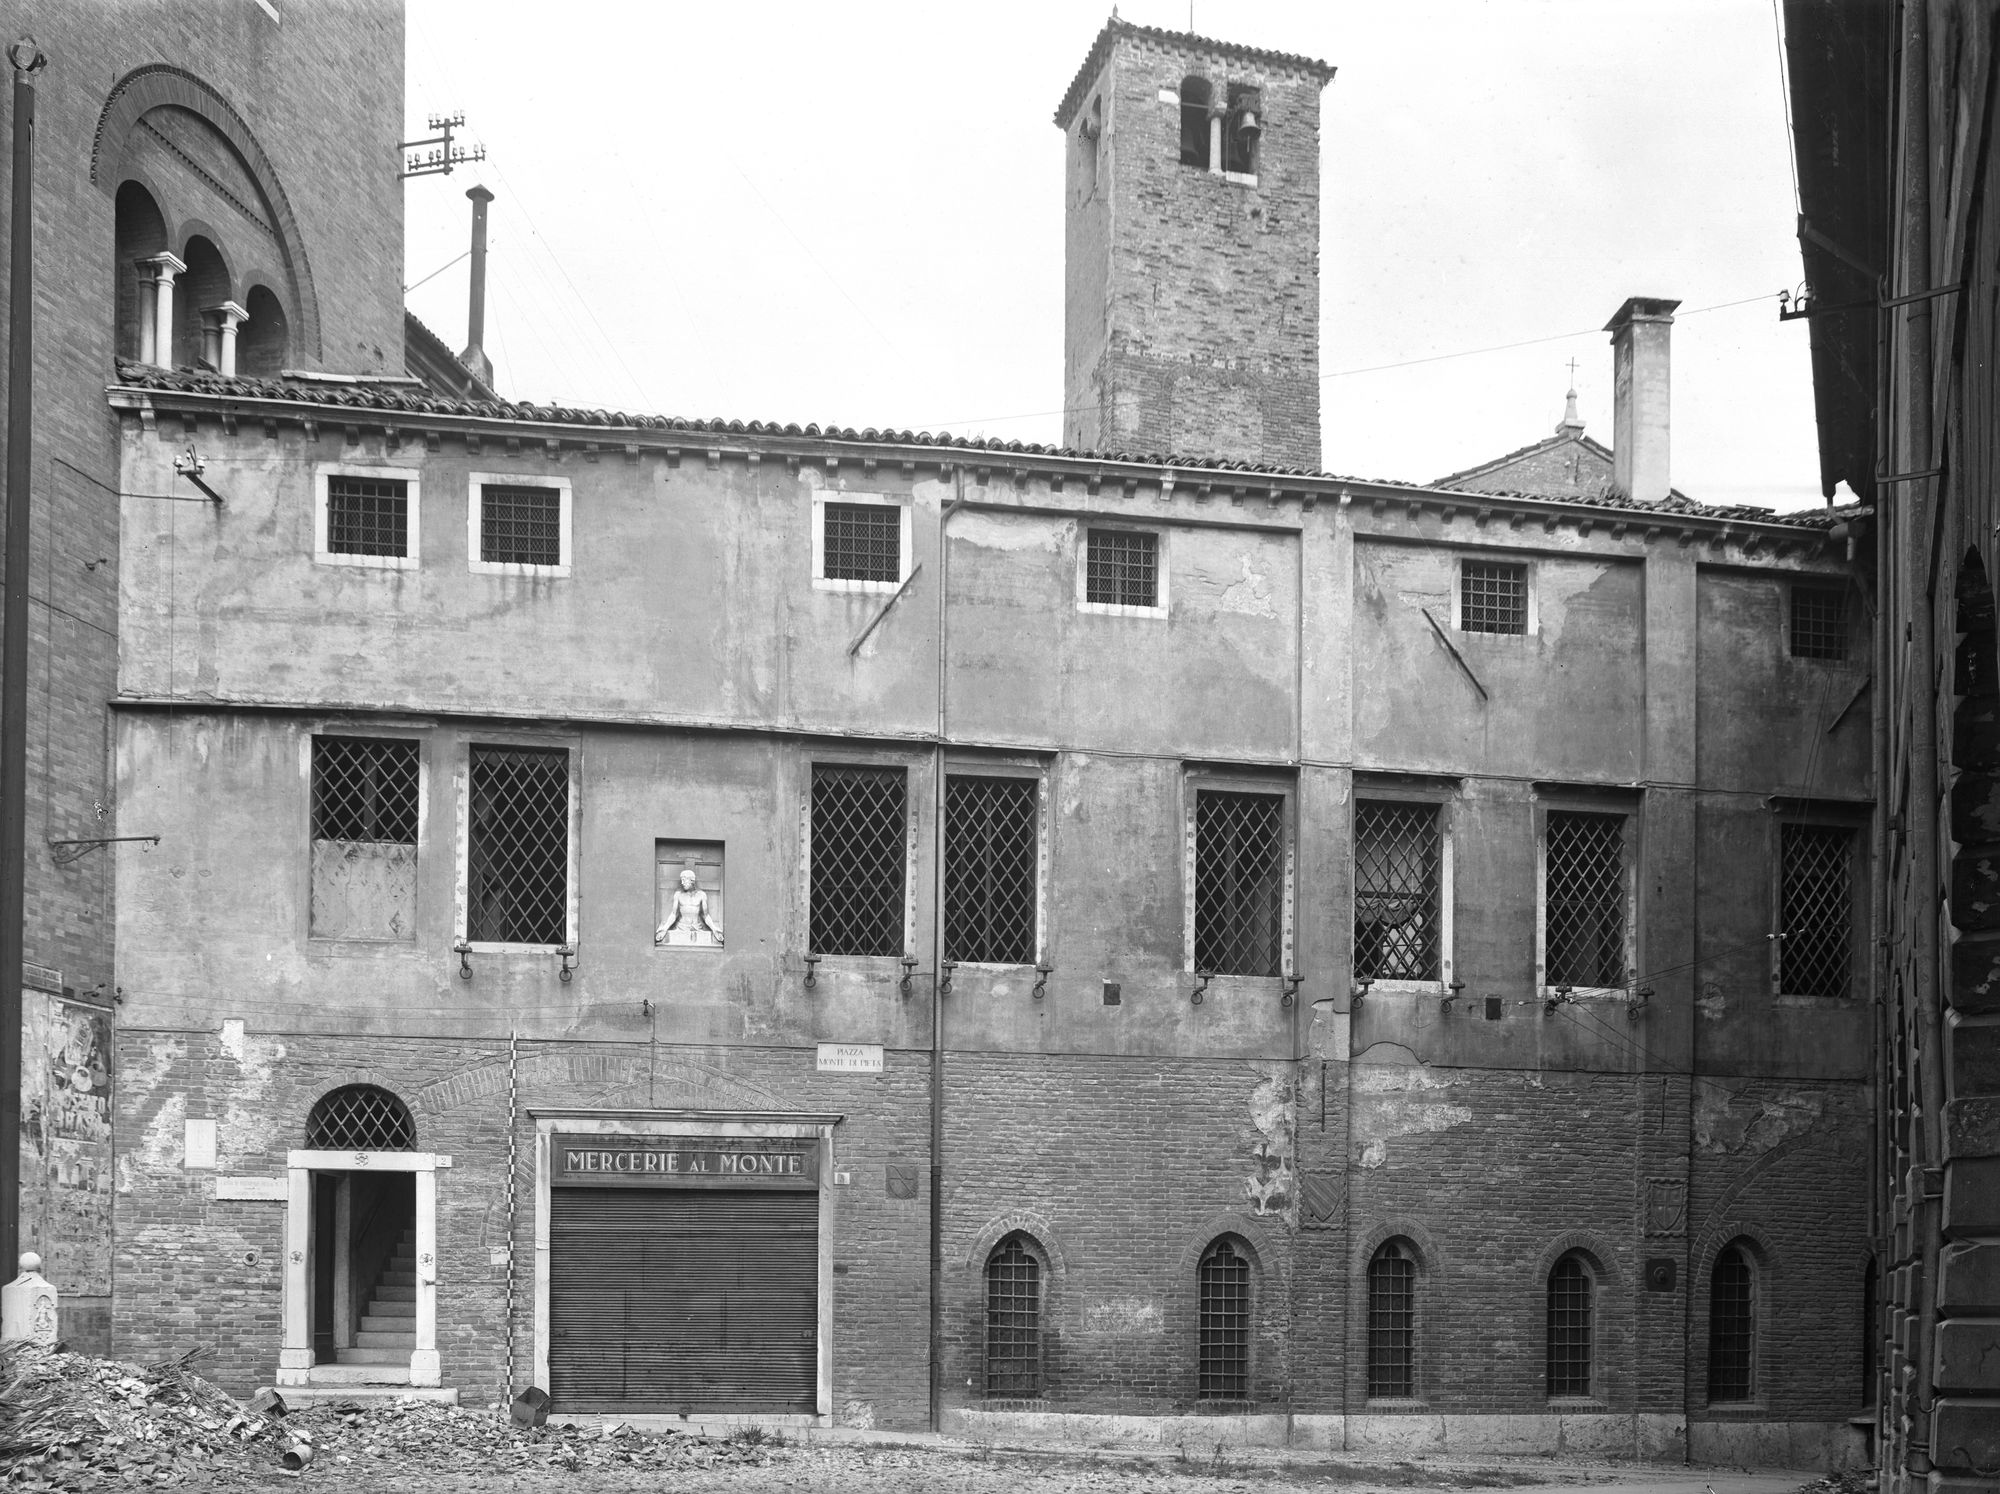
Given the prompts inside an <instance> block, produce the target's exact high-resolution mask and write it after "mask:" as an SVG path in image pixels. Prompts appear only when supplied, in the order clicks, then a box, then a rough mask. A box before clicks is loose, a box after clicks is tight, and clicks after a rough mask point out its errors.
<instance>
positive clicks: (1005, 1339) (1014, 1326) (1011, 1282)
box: [986, 1235, 1042, 1400]
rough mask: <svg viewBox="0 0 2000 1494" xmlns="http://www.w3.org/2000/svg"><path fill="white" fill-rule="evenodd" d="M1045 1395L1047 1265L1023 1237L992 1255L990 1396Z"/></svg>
mask: <svg viewBox="0 0 2000 1494" xmlns="http://www.w3.org/2000/svg"><path fill="white" fill-rule="evenodd" d="M1041 1393H1042V1263H1041V1260H1040V1259H1039V1258H1038V1257H1037V1256H1036V1254H1035V1252H1034V1251H1032V1250H1030V1249H1029V1248H1028V1243H1027V1241H1026V1240H1025V1239H1023V1238H1022V1237H1021V1236H1020V1235H1009V1236H1008V1237H1007V1238H1006V1239H1004V1240H1002V1241H1001V1242H1000V1243H999V1244H998V1245H997V1246H995V1247H994V1250H993V1253H992V1254H991V1255H989V1256H988V1257H986V1394H987V1395H988V1396H989V1397H991V1398H993V1399H995V1400H1033V1399H1035V1398H1036V1397H1037V1396H1039V1395H1040V1394H1041Z"/></svg>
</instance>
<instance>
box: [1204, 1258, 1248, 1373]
mask: <svg viewBox="0 0 2000 1494" xmlns="http://www.w3.org/2000/svg"><path fill="white" fill-rule="evenodd" d="M1200 1295H1201V1325H1200V1327H1201V1332H1200V1344H1199V1352H1200V1363H1199V1366H1198V1368H1199V1382H1200V1383H1199V1386H1198V1394H1199V1396H1200V1398H1201V1399H1202V1400H1204V1401H1247V1400H1248V1399H1250V1262H1249V1261H1248V1260H1247V1259H1245V1258H1244V1257H1243V1256H1242V1255H1241V1254H1240V1253H1239V1252H1238V1251H1237V1249H1236V1247H1235V1246H1234V1245H1233V1244H1231V1243H1230V1242H1229V1241H1228V1240H1226V1239H1225V1240H1217V1241H1216V1242H1215V1243H1214V1244H1213V1245H1211V1246H1209V1247H1208V1250H1207V1252H1206V1253H1205V1254H1204V1255H1203V1256H1202V1258H1201V1270H1200Z"/></svg>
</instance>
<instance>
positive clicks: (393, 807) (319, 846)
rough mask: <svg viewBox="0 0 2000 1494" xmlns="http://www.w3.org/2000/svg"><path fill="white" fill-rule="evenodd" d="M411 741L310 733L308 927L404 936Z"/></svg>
mask: <svg viewBox="0 0 2000 1494" xmlns="http://www.w3.org/2000/svg"><path fill="white" fill-rule="evenodd" d="M417 804H418V752H417V744H416V743H415V742H413V741H411V740H409V739H407V738H395V737H344V736H315V737H314V738H313V739H312V878H311V880H312V890H311V904H310V906H311V912H310V917H311V920H312V934H313V937H314V938H316V939H383V940H387V939H408V938H410V937H412V936H413V934H414V932H415V923H416V901H417Z"/></svg>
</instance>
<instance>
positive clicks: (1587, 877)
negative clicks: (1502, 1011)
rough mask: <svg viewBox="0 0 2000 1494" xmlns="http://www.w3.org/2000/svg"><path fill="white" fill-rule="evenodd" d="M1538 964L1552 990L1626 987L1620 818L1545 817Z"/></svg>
mask: <svg viewBox="0 0 2000 1494" xmlns="http://www.w3.org/2000/svg"><path fill="white" fill-rule="evenodd" d="M1544 852H1545V860H1544V870H1543V894H1544V909H1545V911H1544V915H1543V918H1544V921H1543V925H1542V928H1543V951H1542V953H1543V962H1544V970H1545V975H1546V983H1547V984H1549V985H1551V986H1591V987H1596V988H1600V989H1601V988H1604V987H1608V986H1619V985H1623V984H1624V983H1625V816H1624V815H1622V814H1572V813H1566V812H1564V811H1561V810H1551V811H1549V818H1548V829H1547V837H1546V842H1545V846H1544Z"/></svg>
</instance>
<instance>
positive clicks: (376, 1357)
mask: <svg viewBox="0 0 2000 1494" xmlns="http://www.w3.org/2000/svg"><path fill="white" fill-rule="evenodd" d="M416 1346H417V1241H416V1231H415V1230H414V1229H406V1230H404V1231H403V1234H402V1238H401V1239H399V1240H397V1242H396V1248H395V1250H394V1251H393V1252H392V1253H391V1254H390V1256H389V1259H388V1262H387V1263H386V1264H385V1265H384V1266H383V1267H382V1274H381V1275H380V1276H378V1277H376V1279H375V1289H374V1291H373V1292H372V1293H371V1294H370V1295H369V1298H368V1305H367V1307H365V1308H363V1309H362V1314H361V1324H360V1327H359V1329H358V1330H357V1331H356V1333H355V1335H354V1346H353V1347H352V1348H345V1349H336V1350H335V1351H334V1356H333V1357H334V1362H335V1363H336V1364H356V1365H360V1364H380V1365H392V1366H398V1367H400V1368H402V1369H403V1370H405V1371H407V1370H408V1369H409V1367H410V1353H411V1351H412V1350H414V1349H415V1348H416Z"/></svg>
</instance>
